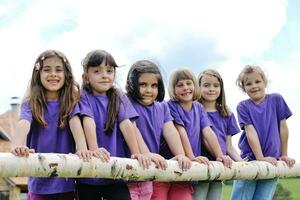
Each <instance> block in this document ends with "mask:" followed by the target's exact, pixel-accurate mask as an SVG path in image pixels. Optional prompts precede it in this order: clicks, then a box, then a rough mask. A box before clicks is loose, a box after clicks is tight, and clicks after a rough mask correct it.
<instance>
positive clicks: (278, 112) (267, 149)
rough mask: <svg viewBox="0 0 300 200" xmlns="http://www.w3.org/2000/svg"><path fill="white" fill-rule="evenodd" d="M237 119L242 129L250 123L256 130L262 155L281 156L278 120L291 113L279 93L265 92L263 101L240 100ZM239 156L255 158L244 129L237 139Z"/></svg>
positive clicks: (287, 116) (285, 117)
mask: <svg viewBox="0 0 300 200" xmlns="http://www.w3.org/2000/svg"><path fill="white" fill-rule="evenodd" d="M237 112H238V121H239V124H240V127H241V129H242V130H244V127H245V126H246V125H249V124H252V125H253V126H254V128H255V130H256V132H257V135H258V138H259V142H260V145H261V148H262V153H263V155H264V156H271V157H275V158H277V159H278V158H279V157H280V156H281V140H280V121H281V120H283V119H287V118H289V117H290V116H291V115H292V112H291V111H290V109H289V107H288V106H287V104H286V102H285V101H284V99H283V97H282V96H281V95H280V94H267V95H266V98H265V100H264V101H263V102H261V103H259V104H256V103H254V102H253V101H252V100H251V99H247V100H244V101H241V102H240V103H239V104H238V106H237ZM239 148H240V149H241V157H242V158H248V159H249V160H255V156H254V154H253V152H252V150H251V148H250V146H249V144H248V141H247V137H246V133H245V131H243V133H242V135H241V138H240V140H239Z"/></svg>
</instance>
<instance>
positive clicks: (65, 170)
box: [0, 153, 300, 181]
mask: <svg viewBox="0 0 300 200" xmlns="http://www.w3.org/2000/svg"><path fill="white" fill-rule="evenodd" d="M167 163H168V167H167V169H166V170H161V169H157V168H156V167H155V165H154V164H152V165H151V166H150V168H149V169H142V168H141V167H140V166H139V164H138V162H137V160H133V159H128V158H117V157H111V159H110V161H109V162H107V163H103V162H101V160H100V159H96V158H93V159H91V160H90V161H89V162H83V161H82V160H80V159H79V158H78V157H77V156H76V155H73V154H52V153H37V154H31V155H30V156H29V157H28V158H25V157H16V156H14V155H13V154H11V153H0V177H28V176H32V177H99V178H110V179H124V180H136V181H143V180H153V181H192V180H232V179H269V178H274V177H280V178H285V177H298V176H300V163H299V162H298V163H296V164H295V165H294V167H292V168H289V167H288V166H287V165H286V164H285V163H284V162H282V161H279V162H278V164H277V166H273V165H271V164H270V163H266V162H260V161H252V162H235V163H233V166H232V168H231V169H229V168H226V167H224V166H223V164H222V163H220V162H217V161H213V162H210V164H209V165H208V166H207V165H204V164H199V163H196V162H193V163H192V167H191V169H189V170H187V171H182V170H181V169H180V168H179V167H178V164H177V162H176V161H174V160H168V161H167Z"/></svg>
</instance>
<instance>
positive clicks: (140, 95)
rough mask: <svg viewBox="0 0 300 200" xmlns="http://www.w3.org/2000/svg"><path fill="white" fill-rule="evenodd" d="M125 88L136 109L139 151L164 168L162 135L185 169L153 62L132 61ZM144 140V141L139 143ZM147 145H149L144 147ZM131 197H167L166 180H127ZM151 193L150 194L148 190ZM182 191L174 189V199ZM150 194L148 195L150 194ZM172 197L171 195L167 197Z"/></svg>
mask: <svg viewBox="0 0 300 200" xmlns="http://www.w3.org/2000/svg"><path fill="white" fill-rule="evenodd" d="M126 90H127V93H128V96H129V97H130V100H131V102H132V105H133V106H134V108H135V110H136V111H137V112H138V113H139V118H138V119H137V121H136V126H137V128H138V129H137V131H138V140H140V141H141V142H140V144H145V143H146V145H144V146H141V148H142V151H143V152H144V153H146V152H147V151H148V152H149V151H150V152H151V153H152V154H150V155H151V158H152V161H154V162H155V163H156V164H157V165H158V166H159V167H160V168H162V169H165V168H166V162H165V160H164V158H163V157H161V156H159V155H158V153H159V149H160V140H161V137H164V138H165V140H166V141H167V143H168V145H169V146H170V149H171V151H172V153H173V154H174V155H176V156H175V157H174V158H173V159H175V160H177V161H178V163H179V166H180V168H182V169H183V170H187V169H189V168H190V166H191V163H190V161H189V159H188V158H186V157H185V155H184V150H183V148H182V145H181V142H180V138H179V135H178V132H177V131H176V128H175V127H174V124H173V122H172V117H171V115H170V111H169V108H168V106H167V104H166V103H161V102H162V101H163V99H164V96H165V89H164V83H163V80H162V76H161V73H160V71H159V68H158V67H157V65H156V64H154V63H153V62H151V61H148V60H140V61H137V62H136V63H134V64H133V65H132V67H131V68H130V70H129V73H128V76H127V83H126ZM143 141H145V143H143ZM148 148H149V149H148ZM128 185H129V189H130V194H131V198H132V199H150V198H151V199H161V200H164V199H170V196H168V190H169V187H170V184H169V183H158V182H153V192H152V183H151V182H144V183H130V184H128ZM152 193H153V194H152ZM181 194H184V191H177V195H178V199H183V198H181ZM151 195H152V197H151ZM171 199H172V198H171Z"/></svg>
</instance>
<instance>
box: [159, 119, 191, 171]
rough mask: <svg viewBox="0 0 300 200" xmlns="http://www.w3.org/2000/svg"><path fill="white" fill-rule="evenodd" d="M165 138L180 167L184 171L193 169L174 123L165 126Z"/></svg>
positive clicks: (167, 123) (170, 122)
mask: <svg viewBox="0 0 300 200" xmlns="http://www.w3.org/2000/svg"><path fill="white" fill-rule="evenodd" d="M163 136H164V138H165V140H166V141H167V143H168V146H169V148H170V150H171V152H172V153H173V155H175V157H174V159H175V160H177V161H178V164H179V167H180V168H181V169H183V170H187V169H189V168H191V162H190V160H189V159H188V158H187V157H186V156H185V154H184V149H183V147H182V143H181V141H180V136H179V133H178V132H177V130H176V128H175V126H174V124H173V122H172V121H169V122H166V123H165V124H164V128H163Z"/></svg>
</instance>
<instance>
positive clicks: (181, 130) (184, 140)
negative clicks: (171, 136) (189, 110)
mask: <svg viewBox="0 0 300 200" xmlns="http://www.w3.org/2000/svg"><path fill="white" fill-rule="evenodd" d="M175 127H176V129H177V131H178V133H179V137H180V140H181V142H182V146H183V149H184V152H185V154H186V156H187V157H188V158H190V159H193V158H195V155H194V153H193V150H192V146H191V143H190V141H189V138H188V136H187V133H186V130H185V128H184V127H183V126H180V125H177V124H175Z"/></svg>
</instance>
